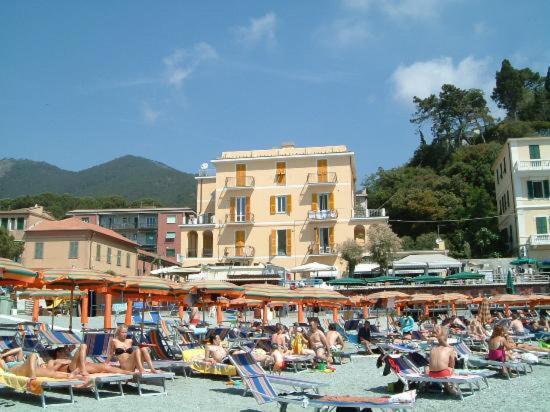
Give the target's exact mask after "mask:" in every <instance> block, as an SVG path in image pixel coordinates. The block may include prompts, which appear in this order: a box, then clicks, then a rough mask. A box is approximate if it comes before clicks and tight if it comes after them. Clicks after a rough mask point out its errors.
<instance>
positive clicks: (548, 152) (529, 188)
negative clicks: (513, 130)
mask: <svg viewBox="0 0 550 412" xmlns="http://www.w3.org/2000/svg"><path fill="white" fill-rule="evenodd" d="M493 172H494V173H495V190H496V198H497V210H498V213H499V219H498V224H499V229H500V231H501V235H502V236H503V238H504V239H506V240H507V243H508V246H509V249H510V251H513V252H517V251H519V252H520V253H521V254H522V255H527V256H529V257H534V258H537V259H541V260H544V259H549V258H550V220H549V219H550V185H549V181H550V137H523V138H518V139H508V140H507V141H506V143H505V144H504V146H503V148H502V150H501V151H500V153H499V155H498V157H497V159H496V161H495V163H494V164H493Z"/></svg>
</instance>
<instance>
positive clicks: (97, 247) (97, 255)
mask: <svg viewBox="0 0 550 412" xmlns="http://www.w3.org/2000/svg"><path fill="white" fill-rule="evenodd" d="M95 260H96V262H99V261H100V260H101V245H100V244H99V243H98V244H97V245H95Z"/></svg>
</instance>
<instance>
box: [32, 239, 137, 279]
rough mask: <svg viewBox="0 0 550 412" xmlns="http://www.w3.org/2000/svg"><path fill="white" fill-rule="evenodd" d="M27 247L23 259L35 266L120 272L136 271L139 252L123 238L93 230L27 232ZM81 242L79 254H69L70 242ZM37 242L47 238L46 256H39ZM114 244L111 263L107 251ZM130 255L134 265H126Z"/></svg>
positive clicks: (44, 251) (131, 262) (133, 272)
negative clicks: (118, 261)
mask: <svg viewBox="0 0 550 412" xmlns="http://www.w3.org/2000/svg"><path fill="white" fill-rule="evenodd" d="M24 240H25V250H24V251H23V256H22V263H23V264H24V265H25V266H27V267H30V268H35V269H52V268H56V269H57V268H60V269H65V268H67V269H69V268H77V269H96V270H103V271H107V270H112V271H114V272H115V273H117V274H122V275H135V274H136V261H137V253H136V250H135V248H133V247H131V246H130V245H125V244H124V243H121V242H116V241H113V240H110V239H108V238H106V237H103V236H97V235H94V236H90V234H89V233H67V232H64V233H57V234H49V233H48V234H45V233H32V232H30V233H26V234H25V238H24ZM71 241H77V242H78V257H77V258H76V259H72V258H71V259H70V258H69V249H70V242H71ZM37 242H43V244H44V246H43V258H42V259H35V247H36V243H37ZM97 245H100V249H101V250H100V255H99V260H97ZM108 248H111V263H107V251H108ZM119 251H120V253H121V261H120V265H118V264H117V254H118V252H119ZM127 255H130V265H129V266H130V267H127V266H126V259H127V258H126V256H127Z"/></svg>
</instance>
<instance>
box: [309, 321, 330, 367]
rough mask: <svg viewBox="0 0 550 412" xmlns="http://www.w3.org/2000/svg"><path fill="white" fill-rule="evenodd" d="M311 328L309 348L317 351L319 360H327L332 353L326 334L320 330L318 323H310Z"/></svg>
mask: <svg viewBox="0 0 550 412" xmlns="http://www.w3.org/2000/svg"><path fill="white" fill-rule="evenodd" d="M309 327H310V333H309V337H308V346H309V347H310V348H311V349H313V350H314V351H315V355H316V356H317V359H320V360H327V353H329V352H330V348H329V346H328V344H327V338H326V337H325V334H324V333H323V332H322V331H321V330H320V329H319V327H318V326H317V322H316V321H314V320H312V321H311V322H310V323H309Z"/></svg>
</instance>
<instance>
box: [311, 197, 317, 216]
mask: <svg viewBox="0 0 550 412" xmlns="http://www.w3.org/2000/svg"><path fill="white" fill-rule="evenodd" d="M317 209H318V206H317V193H312V194H311V210H313V211H314V212H316V211H317Z"/></svg>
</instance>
